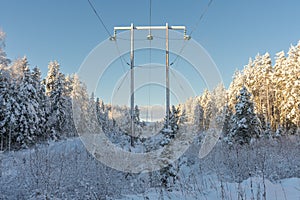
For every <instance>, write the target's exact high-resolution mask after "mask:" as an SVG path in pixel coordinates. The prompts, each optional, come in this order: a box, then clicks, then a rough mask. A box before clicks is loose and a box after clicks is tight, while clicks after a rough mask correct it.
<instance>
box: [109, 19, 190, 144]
mask: <svg viewBox="0 0 300 200" xmlns="http://www.w3.org/2000/svg"><path fill="white" fill-rule="evenodd" d="M125 30H130V69H131V73H130V79H131V81H130V114H131V135H132V136H135V128H134V118H135V113H134V30H166V127H167V128H168V127H169V125H170V124H169V123H170V80H169V77H170V76H169V73H170V72H169V67H170V66H169V30H183V31H184V37H183V39H184V40H189V39H190V38H191V37H190V36H188V35H186V27H185V26H169V25H168V23H166V25H165V26H134V25H133V23H131V26H117V27H114V35H113V36H112V37H111V38H110V40H111V41H116V39H117V31H125ZM147 39H149V40H152V39H153V37H152V36H151V33H150V35H148V36H147ZM131 146H134V142H133V137H131Z"/></svg>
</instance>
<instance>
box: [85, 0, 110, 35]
mask: <svg viewBox="0 0 300 200" xmlns="http://www.w3.org/2000/svg"><path fill="white" fill-rule="evenodd" d="M88 2H89V4H90V6H91V8H92V9H93V11H94V13H95V15H96V16H97V18H98V20H99V21H100V22H101V24H102V26H103V27H104V29H105V31H106V32H107V34H108V36H109V37H111V36H112V35H111V34H110V32H109V30H108V28H107V27H106V26H105V24H104V22H103V20H102V18H101V17H100V15H99V14H98V12H97V10H96V9H95V7H94V5H93V4H92V3H91V2H90V0H88Z"/></svg>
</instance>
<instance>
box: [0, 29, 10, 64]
mask: <svg viewBox="0 0 300 200" xmlns="http://www.w3.org/2000/svg"><path fill="white" fill-rule="evenodd" d="M4 48H5V33H4V32H3V31H2V30H0V69H5V68H6V67H7V66H8V65H9V63H10V60H9V59H8V58H7V57H6V53H5V51H4Z"/></svg>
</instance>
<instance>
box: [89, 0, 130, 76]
mask: <svg viewBox="0 0 300 200" xmlns="http://www.w3.org/2000/svg"><path fill="white" fill-rule="evenodd" d="M88 2H89V4H90V6H91V8H92V10H93V11H94V13H95V15H96V16H97V18H98V20H99V21H100V23H101V24H102V26H103V28H104V29H105V31H106V33H107V34H108V36H109V38H111V37H112V35H111V34H110V32H109V30H108V28H107V27H106V25H105V23H104V21H103V20H102V18H101V16H100V15H99V14H98V12H97V10H96V8H95V7H94V5H93V4H92V3H91V1H90V0H88ZM114 42H115V45H116V49H117V52H118V54H119V57H120V58H121V63H122V68H123V71H124V73H126V70H125V64H124V63H126V64H127V65H129V63H128V62H127V61H126V60H125V58H124V57H123V56H122V55H121V51H120V48H119V46H118V43H117V41H114Z"/></svg>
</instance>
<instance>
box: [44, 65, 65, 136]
mask: <svg viewBox="0 0 300 200" xmlns="http://www.w3.org/2000/svg"><path fill="white" fill-rule="evenodd" d="M46 94H47V96H48V97H49V101H50V118H49V120H50V121H51V122H50V123H51V124H52V126H53V127H54V128H55V130H56V131H58V132H62V131H63V129H64V126H65V124H66V123H65V122H66V121H65V120H66V113H67V108H66V105H67V97H66V96H65V95H64V94H65V77H64V75H63V74H62V73H61V72H60V66H59V64H58V63H57V62H56V61H54V62H50V63H49V65H48V74H47V77H46Z"/></svg>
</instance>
